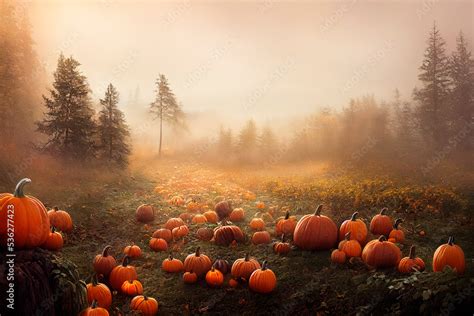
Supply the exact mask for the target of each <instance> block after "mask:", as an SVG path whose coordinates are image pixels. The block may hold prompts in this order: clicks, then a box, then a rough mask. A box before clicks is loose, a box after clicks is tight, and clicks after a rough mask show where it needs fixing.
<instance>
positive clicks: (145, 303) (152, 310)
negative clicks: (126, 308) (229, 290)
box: [130, 295, 159, 316]
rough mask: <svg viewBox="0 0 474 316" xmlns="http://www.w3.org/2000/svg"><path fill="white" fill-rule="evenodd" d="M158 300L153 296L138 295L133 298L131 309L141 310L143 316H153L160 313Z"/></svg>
mask: <svg viewBox="0 0 474 316" xmlns="http://www.w3.org/2000/svg"><path fill="white" fill-rule="evenodd" d="M158 306H159V305H158V301H157V300H155V299H154V298H153V297H148V296H146V295H138V296H135V297H134V298H132V301H131V302H130V309H131V310H133V311H139V312H141V315H143V316H153V315H156V313H158Z"/></svg>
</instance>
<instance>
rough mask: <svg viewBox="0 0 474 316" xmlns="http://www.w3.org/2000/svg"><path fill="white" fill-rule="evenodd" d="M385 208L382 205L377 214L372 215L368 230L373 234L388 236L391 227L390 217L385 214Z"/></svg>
mask: <svg viewBox="0 0 474 316" xmlns="http://www.w3.org/2000/svg"><path fill="white" fill-rule="evenodd" d="M387 210H388V209H387V208H386V207H384V208H383V209H382V210H381V211H380V213H379V214H377V215H375V216H374V217H372V220H371V221H370V232H371V233H372V234H374V235H377V236H378V235H384V236H388V235H389V234H390V232H391V231H392V228H393V223H392V219H391V218H390V217H389V216H388V215H385V213H386V212H387Z"/></svg>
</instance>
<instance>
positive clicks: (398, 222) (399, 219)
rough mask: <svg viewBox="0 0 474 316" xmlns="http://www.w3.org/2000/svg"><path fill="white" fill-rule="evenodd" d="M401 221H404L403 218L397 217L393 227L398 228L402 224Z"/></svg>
mask: <svg viewBox="0 0 474 316" xmlns="http://www.w3.org/2000/svg"><path fill="white" fill-rule="evenodd" d="M400 223H403V219H401V218H397V219H396V220H395V223H394V224H393V229H398V225H400Z"/></svg>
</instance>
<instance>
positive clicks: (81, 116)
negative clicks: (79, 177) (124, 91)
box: [37, 54, 96, 159]
mask: <svg viewBox="0 0 474 316" xmlns="http://www.w3.org/2000/svg"><path fill="white" fill-rule="evenodd" d="M79 66H80V63H79V62H78V61H76V60H75V59H74V58H72V57H69V58H65V57H64V56H63V55H62V54H61V56H60V57H59V60H58V66H57V68H56V71H55V73H54V83H53V89H50V96H49V97H47V96H43V99H44V105H45V107H46V108H47V112H46V113H45V117H44V118H43V120H42V121H40V122H38V123H37V125H38V131H39V132H41V133H43V134H46V135H47V136H48V138H49V139H48V141H47V142H46V144H45V145H44V146H43V149H44V150H47V151H50V152H55V153H59V154H61V155H63V156H67V157H72V158H78V159H85V158H87V157H90V156H92V155H94V140H93V137H94V132H95V127H96V126H95V122H94V120H93V116H94V110H93V109H92V107H91V102H90V99H89V93H90V90H89V86H88V84H87V80H86V77H85V76H84V75H82V74H81V72H80V71H79V69H78V67H79Z"/></svg>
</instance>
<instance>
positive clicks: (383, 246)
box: [362, 235, 402, 268]
mask: <svg viewBox="0 0 474 316" xmlns="http://www.w3.org/2000/svg"><path fill="white" fill-rule="evenodd" d="M401 257H402V254H401V251H400V249H399V248H398V247H397V245H395V244H394V243H391V242H389V241H387V239H386V238H385V236H383V235H382V236H380V238H379V239H376V240H372V241H370V242H369V243H367V245H365V247H364V250H363V251H362V260H364V262H365V263H367V264H368V265H369V266H373V267H376V268H391V267H397V266H398V263H399V262H400V259H401Z"/></svg>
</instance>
